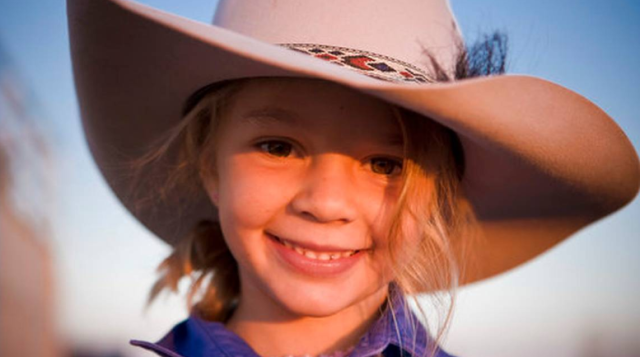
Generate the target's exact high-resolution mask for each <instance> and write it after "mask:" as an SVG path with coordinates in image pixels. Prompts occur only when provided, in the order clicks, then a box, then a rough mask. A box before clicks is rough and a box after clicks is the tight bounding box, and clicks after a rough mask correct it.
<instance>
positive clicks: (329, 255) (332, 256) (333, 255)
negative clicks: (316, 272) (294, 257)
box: [277, 238, 358, 261]
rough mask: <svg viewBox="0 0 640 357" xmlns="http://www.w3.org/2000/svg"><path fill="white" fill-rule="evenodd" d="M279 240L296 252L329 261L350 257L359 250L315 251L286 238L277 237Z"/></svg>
mask: <svg viewBox="0 0 640 357" xmlns="http://www.w3.org/2000/svg"><path fill="white" fill-rule="evenodd" d="M277 239H278V241H279V242H280V243H282V245H284V246H285V247H287V248H289V249H291V250H293V251H295V252H296V253H298V254H300V255H304V256H305V257H307V258H310V259H318V260H322V261H328V260H336V259H340V258H348V257H350V256H352V255H354V254H356V253H357V252H358V251H357V250H350V251H345V252H314V251H311V250H306V249H302V248H300V247H298V246H296V245H293V244H291V243H290V242H287V241H286V240H282V239H280V238H277Z"/></svg>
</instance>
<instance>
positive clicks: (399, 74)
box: [280, 43, 434, 84]
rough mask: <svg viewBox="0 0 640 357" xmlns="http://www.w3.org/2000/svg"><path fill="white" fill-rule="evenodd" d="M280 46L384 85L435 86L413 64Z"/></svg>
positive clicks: (338, 49)
mask: <svg viewBox="0 0 640 357" xmlns="http://www.w3.org/2000/svg"><path fill="white" fill-rule="evenodd" d="M280 46H283V47H286V48H289V49H291V50H294V51H298V52H301V53H304V54H306V55H310V56H313V57H316V58H320V59H323V60H325V61H329V62H331V63H334V64H337V65H340V66H344V67H347V68H349V69H352V70H355V71H357V72H358V73H362V74H364V75H367V76H369V77H373V78H376V79H381V80H383V81H388V82H409V83H416V84H423V83H431V82H434V80H432V79H431V78H430V76H429V75H428V74H427V73H426V72H425V71H423V70H421V69H420V68H418V67H416V66H414V65H412V64H410V63H407V62H404V61H400V60H398V59H395V58H392V57H389V56H384V55H381V54H377V53H373V52H369V51H362V50H356V49H352V48H346V47H337V46H327V45H317V44H310V43H283V44H280Z"/></svg>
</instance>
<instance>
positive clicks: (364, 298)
mask: <svg viewBox="0 0 640 357" xmlns="http://www.w3.org/2000/svg"><path fill="white" fill-rule="evenodd" d="M383 287H384V286H380V287H374V286H368V287H358V286H354V285H353V284H350V286H349V287H348V288H346V289H345V288H342V287H336V286H335V285H332V284H313V283H308V284H301V285H298V286H297V287H295V288H293V289H283V290H280V291H279V292H276V291H273V293H274V294H272V296H273V298H274V299H275V300H276V303H277V304H279V305H280V306H281V307H282V308H283V309H284V310H286V311H287V312H288V313H290V314H291V315H296V316H300V317H303V316H305V317H316V318H322V317H329V316H333V315H335V314H338V313H340V312H343V311H345V310H348V309H350V308H358V309H359V308H360V307H359V306H358V305H360V304H366V305H370V304H372V303H373V304H376V305H379V304H381V303H382V301H384V297H385V296H386V289H385V290H384V291H383V292H382V293H383V294H382V295H380V294H377V293H379V292H380V289H381V288H383ZM378 300H379V301H378ZM376 307H377V306H376ZM365 310H368V309H366V308H365Z"/></svg>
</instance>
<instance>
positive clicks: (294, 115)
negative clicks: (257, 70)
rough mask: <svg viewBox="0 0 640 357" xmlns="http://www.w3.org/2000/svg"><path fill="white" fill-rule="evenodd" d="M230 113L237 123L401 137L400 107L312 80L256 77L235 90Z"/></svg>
mask: <svg viewBox="0 0 640 357" xmlns="http://www.w3.org/2000/svg"><path fill="white" fill-rule="evenodd" d="M229 104H230V105H229V107H228V108H229V109H228V114H230V116H231V117H233V120H234V121H236V123H238V124H245V123H249V124H253V125H259V126H260V125H261V126H266V125H287V126H290V127H306V128H318V129H320V128H321V127H322V126H325V125H331V124H333V125H334V126H336V124H339V125H337V126H338V127H340V128H342V131H344V132H346V133H347V134H348V133H349V132H352V134H357V133H361V132H367V133H370V134H373V135H375V136H380V137H384V138H385V139H388V140H387V141H394V142H398V141H400V142H401V141H402V134H401V128H400V123H399V120H398V115H397V114H396V113H397V110H396V109H395V108H394V107H393V106H392V105H390V104H388V103H386V102H384V101H382V100H379V99H377V98H374V97H372V96H369V95H366V94H364V93H361V92H358V91H356V90H353V89H350V88H347V87H344V86H341V85H338V84H335V83H331V82H327V81H321V80H312V79H294V78H290V79H280V78H272V79H271V78H270V79H257V80H251V81H248V82H247V83H246V84H244V85H243V86H242V87H241V89H240V90H239V91H238V92H236V93H235V95H234V96H233V98H232V99H231V101H230V103H229Z"/></svg>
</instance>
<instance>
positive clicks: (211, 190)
mask: <svg viewBox="0 0 640 357" xmlns="http://www.w3.org/2000/svg"><path fill="white" fill-rule="evenodd" d="M201 180H202V185H203V187H204V190H205V192H206V193H207V196H209V199H210V200H211V202H212V203H213V204H214V206H216V207H218V201H219V199H220V196H219V194H218V180H216V179H214V178H211V177H209V178H203V177H201Z"/></svg>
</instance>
